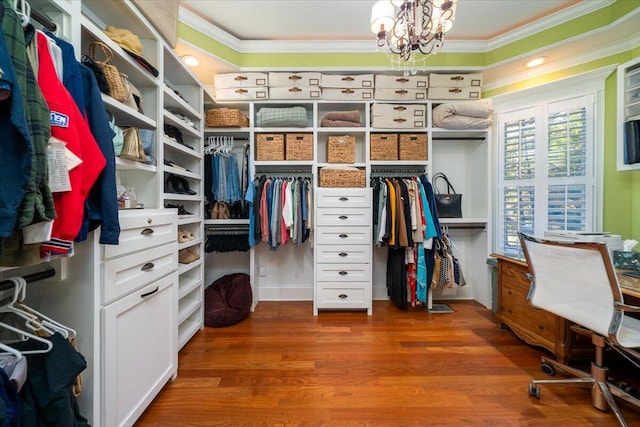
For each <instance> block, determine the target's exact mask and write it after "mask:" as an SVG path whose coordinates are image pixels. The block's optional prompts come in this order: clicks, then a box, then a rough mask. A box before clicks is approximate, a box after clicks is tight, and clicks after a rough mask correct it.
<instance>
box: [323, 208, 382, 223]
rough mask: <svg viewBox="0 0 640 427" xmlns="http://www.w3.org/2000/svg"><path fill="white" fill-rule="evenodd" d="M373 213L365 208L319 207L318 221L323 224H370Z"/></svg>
mask: <svg viewBox="0 0 640 427" xmlns="http://www.w3.org/2000/svg"><path fill="white" fill-rule="evenodd" d="M370 222H371V214H370V210H369V209H363V208H353V209H351V208H319V209H318V210H317V219H316V223H317V224H318V225H319V226H322V225H347V226H358V225H362V226H364V225H369V223H370Z"/></svg>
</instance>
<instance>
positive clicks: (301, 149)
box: [285, 133, 313, 160]
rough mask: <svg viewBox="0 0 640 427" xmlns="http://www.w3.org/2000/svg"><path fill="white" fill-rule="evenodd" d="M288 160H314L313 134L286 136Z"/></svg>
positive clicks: (290, 134) (286, 155) (286, 156)
mask: <svg viewBox="0 0 640 427" xmlns="http://www.w3.org/2000/svg"><path fill="white" fill-rule="evenodd" d="M285 159H286V160H313V134H312V133H288V134H286V135H285Z"/></svg>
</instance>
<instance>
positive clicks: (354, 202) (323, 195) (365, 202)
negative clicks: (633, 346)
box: [316, 188, 371, 208]
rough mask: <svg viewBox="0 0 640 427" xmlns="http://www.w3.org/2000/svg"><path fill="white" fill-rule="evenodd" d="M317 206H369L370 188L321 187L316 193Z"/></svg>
mask: <svg viewBox="0 0 640 427" xmlns="http://www.w3.org/2000/svg"><path fill="white" fill-rule="evenodd" d="M316 204H317V205H318V207H323V208H324V207H347V208H368V207H370V206H371V189H369V188H366V189H362V190H357V189H348V190H347V189H344V188H323V189H319V190H318V192H317V194H316Z"/></svg>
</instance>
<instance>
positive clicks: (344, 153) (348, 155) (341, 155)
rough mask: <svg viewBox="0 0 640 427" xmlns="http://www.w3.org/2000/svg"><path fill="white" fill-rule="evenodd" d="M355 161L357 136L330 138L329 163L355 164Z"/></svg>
mask: <svg viewBox="0 0 640 427" xmlns="http://www.w3.org/2000/svg"><path fill="white" fill-rule="evenodd" d="M355 161H356V137H355V136H351V135H343V136H330V137H329V138H328V139H327V163H355Z"/></svg>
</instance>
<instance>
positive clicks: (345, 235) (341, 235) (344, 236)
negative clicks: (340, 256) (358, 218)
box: [338, 234, 349, 239]
mask: <svg viewBox="0 0 640 427" xmlns="http://www.w3.org/2000/svg"><path fill="white" fill-rule="evenodd" d="M338 237H339V238H341V239H346V238H347V237H349V235H348V234H340V235H339V236H338Z"/></svg>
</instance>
